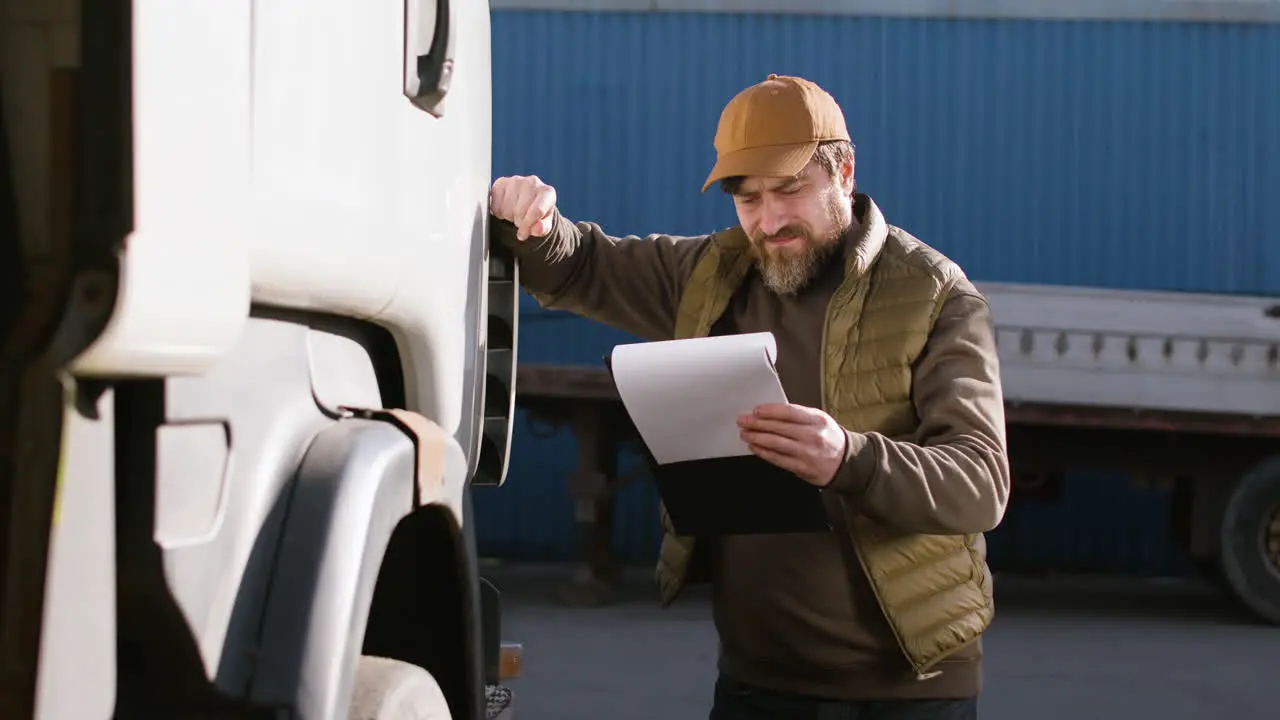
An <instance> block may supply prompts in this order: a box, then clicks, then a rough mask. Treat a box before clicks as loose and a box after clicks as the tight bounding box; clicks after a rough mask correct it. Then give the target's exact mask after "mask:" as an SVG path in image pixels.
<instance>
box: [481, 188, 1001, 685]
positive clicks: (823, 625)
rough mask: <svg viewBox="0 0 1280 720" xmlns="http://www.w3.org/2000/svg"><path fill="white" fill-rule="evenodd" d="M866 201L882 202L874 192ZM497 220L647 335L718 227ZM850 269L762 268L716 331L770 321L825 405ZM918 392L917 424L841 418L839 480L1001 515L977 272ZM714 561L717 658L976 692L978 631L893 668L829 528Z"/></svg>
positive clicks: (548, 291)
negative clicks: (537, 233)
mask: <svg viewBox="0 0 1280 720" xmlns="http://www.w3.org/2000/svg"><path fill="white" fill-rule="evenodd" d="M856 207H857V208H859V209H861V210H862V211H863V212H867V211H871V212H878V210H875V209H874V205H872V204H870V200H869V199H868V198H865V196H863V197H862V198H860V202H859V204H858V206H856ZM868 208H871V209H870V210H868ZM872 225H874V224H863V225H861V226H860V229H856V230H855V231H854V232H853V233H851V237H850V238H848V240H847V247H846V249H847V248H848V247H853V246H855V245H856V244H857V243H859V242H862V241H863V240H865V238H863V237H862V236H861V233H865V232H867V230H865V228H866V227H869V226H872ZM880 226H881V227H883V224H880ZM493 227H494V233H495V240H497V241H499V242H502V243H503V244H505V245H507V246H508V247H511V248H512V249H513V250H514V252H515V253H516V256H517V258H518V259H519V262H520V264H521V282H522V285H523V286H524V287H525V288H526V289H527V290H528V291H530V292H531V293H532V294H534V295H535V297H537V298H538V300H539V302H540V303H541V304H542V305H543V306H544V307H548V308H554V309H562V310H568V311H571V312H574V313H577V314H579V315H581V316H584V317H587V318H590V319H592V320H596V321H599V322H602V323H605V324H608V325H612V326H614V327H617V328H620V329H622V330H624V331H626V332H630V333H632V334H635V335H637V336H640V337H642V338H646V339H651V340H662V339H669V338H671V337H672V335H673V333H674V328H675V317H676V308H677V306H678V303H679V299H680V296H681V293H682V292H683V289H684V284H685V282H686V281H687V279H688V277H689V275H690V273H691V272H692V269H693V266H694V264H695V263H696V262H697V260H698V259H699V257H701V255H702V253H703V252H704V251H705V248H706V243H707V240H708V236H697V237H675V236H667V235H653V236H649V237H645V238H641V237H637V236H628V237H612V236H609V235H607V234H605V233H604V232H603V231H602V229H601V228H600V227H599V226H598V225H595V224H593V223H586V222H579V223H574V222H571V221H569V220H568V219H566V218H564V217H561V216H560V215H558V214H557V215H556V218H555V222H554V224H553V229H552V231H551V232H550V233H549V234H548V235H547V236H546V237H545V238H530V239H529V240H527V241H525V242H523V243H521V242H517V241H516V239H515V232H514V228H513V227H512V226H511V225H510V224H509V223H502V222H498V221H494V222H493ZM842 271H843V262H841V261H840V260H839V259H837V260H834V261H833V262H832V263H831V264H830V265H829V266H828V267H827V268H826V269H825V270H824V272H823V273H822V274H820V276H819V277H817V278H816V279H815V281H814V282H813V283H812V284H811V285H810V286H809V287H807V288H806V289H805V290H803V291H801V292H800V293H798V294H796V295H794V296H787V297H782V296H778V295H776V294H774V293H772V292H770V291H769V290H768V289H767V288H766V287H765V286H764V284H763V283H762V282H761V281H760V279H759V277H758V275H757V274H756V273H755V272H754V271H753V272H751V273H749V274H748V276H747V278H746V279H745V280H744V282H743V284H742V286H741V287H740V289H739V290H738V292H737V293H736V294H735V296H734V298H733V300H732V301H731V302H730V306H729V308H728V309H727V310H726V312H725V314H724V316H722V317H721V318H720V319H719V320H718V321H717V322H716V324H715V325H714V326H713V329H712V332H713V333H714V334H723V333H731V332H744V333H745V332H759V331H769V332H772V333H773V334H774V336H775V338H776V340H777V348H778V357H777V363H776V366H777V369H778V375H779V378H780V380H781V381H782V386H783V389H784V390H785V392H786V394H787V397H788V398H789V399H790V400H791V401H792V402H795V403H798V404H801V405H807V406H810V407H821V404H822V398H821V394H820V388H821V382H820V377H819V366H820V361H819V354H820V351H821V348H820V343H821V338H822V323H823V318H824V316H825V310H826V305H827V303H828V302H829V300H830V297H831V293H832V292H833V291H834V290H835V288H836V287H837V286H838V285H839V284H840V281H841V272H842ZM912 399H913V402H914V404H915V406H916V412H917V415H918V417H919V420H920V424H919V427H918V429H917V431H916V432H915V434H914V436H913V437H909V438H888V437H885V436H883V435H880V434H878V433H875V432H866V433H864V432H860V431H859V428H846V432H848V433H849V440H848V443H847V451H846V459H845V462H844V464H843V466H842V467H841V469H840V471H839V472H838V473H837V476H836V478H835V479H834V480H833V482H832V484H831V488H832V489H833V490H834V491H836V492H839V493H841V494H842V495H843V496H844V497H845V498H846V499H847V500H848V502H847V503H846V505H847V506H848V507H850V508H851V509H852V510H853V511H854V512H860V513H864V514H866V515H868V516H869V517H873V518H875V519H876V520H878V521H880V522H882V523H885V524H887V525H889V526H891V527H896V528H900V529H902V530H905V531H908V532H913V533H931V534H962V533H977V532H984V531H987V530H989V529H991V528H992V527H994V526H995V525H996V524H997V523H998V522H999V520H1000V518H1001V517H1002V515H1003V512H1004V508H1005V504H1006V502H1007V498H1008V493H1009V469H1008V462H1007V460H1006V457H1005V451H1004V447H1005V437H1004V406H1003V399H1002V394H1001V389H1000V382H999V368H998V361H997V359H996V349H995V339H994V330H993V327H992V321H991V317H990V313H989V309H988V306H987V303H986V301H985V300H984V299H983V298H982V296H981V295H980V294H979V293H978V292H977V290H976V289H975V288H973V286H972V285H971V284H969V283H968V282H967V281H965V282H962V283H960V284H958V285H957V287H956V289H955V290H954V291H953V292H952V294H951V295H950V296H949V297H948V298H947V300H946V301H945V302H944V305H943V308H942V311H941V313H940V315H939V317H938V319H937V320H936V322H935V324H934V327H933V330H932V333H931V335H930V338H929V340H928V342H927V344H926V347H925V350H924V352H923V353H922V354H921V356H920V357H919V358H918V359H917V360H916V362H915V365H914V368H913V378H912ZM712 572H713V575H712V577H713V597H714V615H715V620H716V624H717V628H718V630H719V633H720V638H721V645H722V648H721V668H722V670H724V671H726V672H728V673H730V674H731V675H733V676H734V677H735V678H736V679H738V680H740V681H742V682H747V683H751V684H755V685H759V686H761V687H766V688H772V689H775V690H779V691H789V692H797V693H805V694H812V695H820V696H829V697H845V698H851V699H857V698H882V697H957V696H964V695H970V694H973V693H976V692H977V689H978V687H979V684H980V672H979V668H978V658H979V656H980V654H981V649H980V645H978V644H975V645H973V646H970V647H969V648H966V649H965V650H962V651H960V652H959V653H957V654H956V655H955V656H954V657H953V658H952V659H951V660H950V661H949V662H948V663H945V664H944V668H943V669H944V670H946V671H945V672H943V674H942V675H941V676H939V677H938V678H936V679H934V680H928V681H918V680H916V679H914V677H913V676H911V674H910V673H907V672H905V669H904V670H903V671H902V672H901V673H898V672H896V671H888V670H885V668H898V667H899V666H901V665H902V661H901V660H900V659H898V650H897V647H896V642H895V640H894V638H893V635H892V632H891V630H890V629H889V627H888V624H887V622H886V621H885V620H884V618H883V616H882V614H881V613H880V611H879V608H878V607H877V605H876V601H875V598H874V596H873V595H872V594H871V590H870V586H869V585H866V584H861V583H858V584H855V585H856V586H855V587H853V588H850V583H849V580H848V578H849V576H848V574H847V573H846V572H845V571H844V565H843V558H842V556H841V554H840V551H839V547H838V545H837V543H836V541H835V539H834V537H833V536H831V535H830V534H815V535H781V536H772V535H763V536H742V537H729V538H725V539H722V540H720V541H719V542H717V543H716V544H715V548H714V551H713V553H712ZM948 667H949V668H950V669H947V668H948Z"/></svg>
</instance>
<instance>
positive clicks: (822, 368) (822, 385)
mask: <svg viewBox="0 0 1280 720" xmlns="http://www.w3.org/2000/svg"><path fill="white" fill-rule="evenodd" d="M858 282H861V279H859V280H857V281H855V282H854V287H856V286H857V283H858ZM842 291H843V292H842ZM850 292H853V290H852V289H848V288H845V287H844V284H843V283H841V287H839V288H837V289H836V293H835V295H833V296H832V298H831V302H828V303H827V309H826V312H825V313H824V314H823V319H822V345H821V348H822V349H821V351H820V352H819V354H818V372H819V374H820V377H819V378H818V388H819V391H820V393H821V396H822V404H823V405H824V406H825V407H824V408H823V410H824V411H825V412H828V413H833V411H834V410H835V407H834V398H832V397H829V396H828V395H827V388H828V382H827V334H828V330H829V329H830V326H831V309H832V307H834V306H835V304H836V299H837V298H839V299H841V300H842V301H843V300H844V296H846V295H848V294H849V293H850ZM859 322H861V321H859ZM837 499H838V500H839V505H840V510H841V511H842V512H844V515H845V517H846V518H848V517H849V514H850V513H849V512H848V507H847V506H846V505H845V499H844V498H842V497H841V498H837ZM841 525H844V526H845V527H844V529H842V530H839V532H844V533H846V534H848V535H849V546H850V547H851V548H853V554H854V557H856V558H857V560H858V566H859V567H861V568H862V574H863V575H864V576H865V577H866V578H867V580H868V584H869V585H870V586H871V592H872V593H873V594H874V595H875V596H876V605H877V606H878V607H879V608H880V612H881V614H884V615H886V617H885V619H886V620H888V617H887V613H885V610H884V599H883V598H881V597H880V590H879V589H878V588H877V587H876V584H875V583H874V582H870V580H871V572H870V571H869V570H868V569H867V561H866V560H864V559H863V558H862V549H861V548H859V547H858V543H857V539H856V538H854V537H853V527H852V525H847V524H846V523H841ZM850 591H852V588H850ZM887 624H888V625H889V629H890V630H892V631H893V637H894V639H895V640H897V641H898V651H899V652H901V653H902V657H903V659H905V660H906V661H907V662H908V663H910V665H911V669H912V670H913V671H914V672H915V675H916V680H928V679H930V678H931V677H935V675H933V674H931V673H930V672H929V670H930V669H931V667H932V665H933V664H936V663H932V664H929V665H925V664H922V663H918V662H916V661H915V660H913V659H912V658H911V654H910V653H908V652H907V644H906V642H905V641H904V640H903V638H902V633H900V632H899V631H898V627H897V625H896V624H894V623H893V621H889V622H888V623H887Z"/></svg>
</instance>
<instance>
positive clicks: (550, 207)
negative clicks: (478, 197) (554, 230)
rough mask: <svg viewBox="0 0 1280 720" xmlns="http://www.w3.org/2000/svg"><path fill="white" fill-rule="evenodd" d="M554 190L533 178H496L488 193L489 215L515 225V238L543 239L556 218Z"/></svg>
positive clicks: (521, 239) (534, 176)
mask: <svg viewBox="0 0 1280 720" xmlns="http://www.w3.org/2000/svg"><path fill="white" fill-rule="evenodd" d="M555 210H556V189H555V188H553V187H551V186H550V185H548V184H546V183H544V182H542V181H541V180H539V179H538V177H537V176H536V175H531V176H529V177H523V176H519V175H517V176H515V177H503V178H498V179H497V180H495V181H494V182H493V187H492V188H491V189H490V190H489V212H490V213H491V214H493V216H494V217H496V218H498V219H499V220H506V221H508V222H510V223H512V224H513V225H515V226H516V239H517V240H520V241H522V242H523V241H524V240H527V239H528V238H530V237H545V236H546V235H547V234H548V233H550V232H551V224H552V221H553V220H554V218H555Z"/></svg>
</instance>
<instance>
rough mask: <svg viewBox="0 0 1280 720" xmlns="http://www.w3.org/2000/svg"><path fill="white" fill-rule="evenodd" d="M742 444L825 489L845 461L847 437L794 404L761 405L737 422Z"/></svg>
mask: <svg viewBox="0 0 1280 720" xmlns="http://www.w3.org/2000/svg"><path fill="white" fill-rule="evenodd" d="M738 427H740V428H741V429H742V440H743V442H745V443H747V446H748V447H750V448H751V452H753V453H755V454H756V455H757V456H759V457H760V458H762V459H764V460H767V461H769V462H771V463H773V464H774V465H777V466H778V467H780V468H783V469H784V470H789V471H791V472H793V473H795V474H796V475H798V476H800V477H801V478H803V479H804V480H806V481H808V482H809V483H812V484H813V485H817V486H818V487H826V486H827V484H828V483H830V482H831V480H832V479H833V478H835V475H836V471H837V470H839V469H840V464H841V463H842V462H843V461H844V452H845V444H846V443H847V442H848V436H847V435H846V434H845V431H844V428H842V427H840V424H839V423H837V422H836V421H835V418H833V417H831V416H830V415H828V414H826V413H825V412H823V411H821V410H817V409H814V408H810V407H805V406H803V405H795V404H771V405H761V406H759V407H757V408H756V409H755V412H754V413H752V414H751V415H744V416H742V417H740V418H738Z"/></svg>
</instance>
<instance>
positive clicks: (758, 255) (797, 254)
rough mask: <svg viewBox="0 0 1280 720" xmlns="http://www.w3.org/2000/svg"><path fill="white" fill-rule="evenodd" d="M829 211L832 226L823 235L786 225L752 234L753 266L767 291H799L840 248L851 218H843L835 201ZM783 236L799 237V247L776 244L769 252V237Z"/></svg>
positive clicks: (782, 293) (776, 292)
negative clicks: (767, 233)
mask: <svg viewBox="0 0 1280 720" xmlns="http://www.w3.org/2000/svg"><path fill="white" fill-rule="evenodd" d="M829 212H830V220H831V227H833V228H835V229H834V230H832V231H831V232H830V234H828V235H827V236H825V237H820V238H815V237H814V236H813V235H812V234H811V233H809V232H808V231H807V230H806V229H804V228H802V227H798V226H794V225H789V226H787V227H784V228H782V229H781V230H779V231H778V232H776V233H774V234H772V235H765V234H763V233H759V234H757V235H756V236H755V237H753V238H752V243H751V248H752V251H753V254H754V255H755V260H756V268H757V269H758V270H759V271H760V278H761V279H762V280H763V281H764V285H765V287H767V288H769V290H770V291H772V292H773V293H775V294H777V295H794V294H795V293H798V292H800V291H801V290H803V289H804V288H805V287H807V286H808V285H809V283H811V282H813V279H814V278H815V277H816V276H817V275H818V273H819V272H820V271H821V270H822V268H823V267H824V266H825V265H826V264H827V262H828V261H829V260H830V259H831V257H832V256H834V255H835V254H836V252H837V251H838V250H839V249H840V240H841V238H843V237H844V235H845V233H847V232H848V231H849V228H850V226H851V225H852V219H851V218H845V217H844V213H842V212H841V209H840V208H839V206H837V205H835V203H832V206H831V207H830V208H829ZM783 237H798V238H800V239H801V241H802V245H801V248H800V249H799V250H795V251H792V250H788V249H783V248H778V249H776V251H774V252H770V247H769V241H770V240H772V239H773V238H783Z"/></svg>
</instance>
